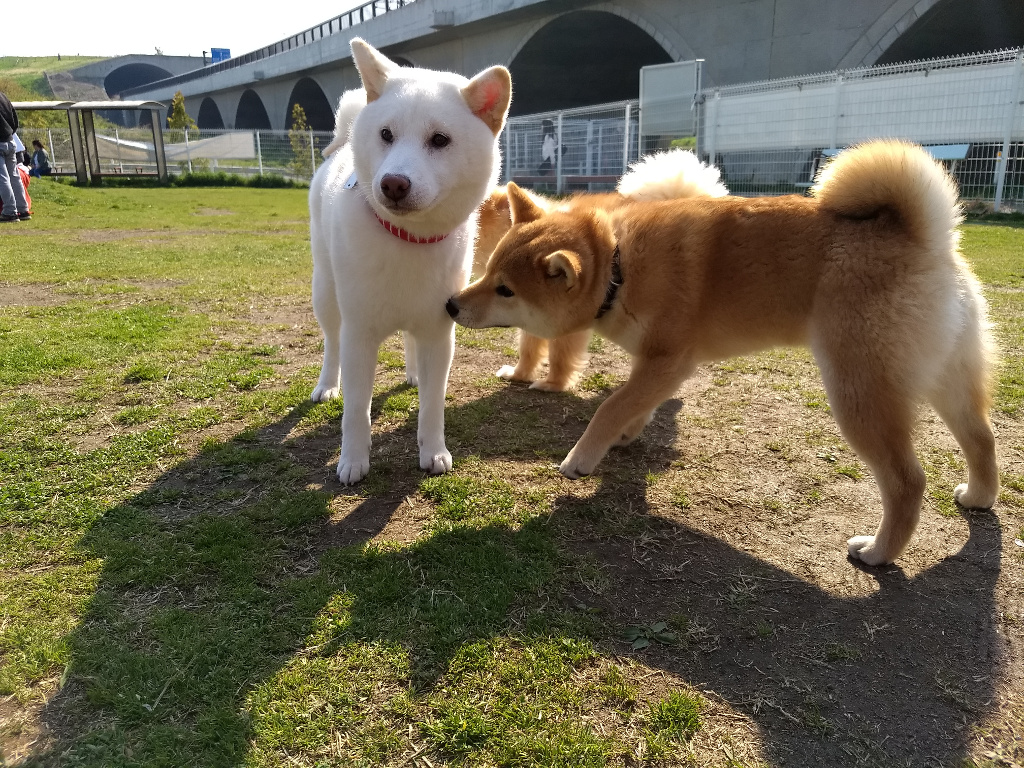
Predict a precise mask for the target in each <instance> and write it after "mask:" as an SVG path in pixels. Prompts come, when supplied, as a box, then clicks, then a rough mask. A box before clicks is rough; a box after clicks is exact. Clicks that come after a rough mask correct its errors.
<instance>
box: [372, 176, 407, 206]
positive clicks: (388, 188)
mask: <svg viewBox="0 0 1024 768" xmlns="http://www.w3.org/2000/svg"><path fill="white" fill-rule="evenodd" d="M411 186H412V182H411V181H409V177H408V176H399V175H398V174H393V173H389V174H388V175H387V176H385V177H384V178H383V179H381V180H380V191H381V192H383V193H384V196H385V197H387V198H388V199H390V200H394V201H395V202H396V203H397V202H398V201H399V200H401V199H402V198H404V197H405V196H406V195H408V194H409V187H411Z"/></svg>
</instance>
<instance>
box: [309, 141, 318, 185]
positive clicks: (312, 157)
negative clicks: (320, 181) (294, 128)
mask: <svg viewBox="0 0 1024 768" xmlns="http://www.w3.org/2000/svg"><path fill="white" fill-rule="evenodd" d="M315 175H316V143H315V142H314V141H313V129H312V128H310V129H309V179H310V181H312V180H313V176H315Z"/></svg>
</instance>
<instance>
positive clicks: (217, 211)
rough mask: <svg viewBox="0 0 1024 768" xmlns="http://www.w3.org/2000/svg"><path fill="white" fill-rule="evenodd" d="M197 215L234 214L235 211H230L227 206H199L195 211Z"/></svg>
mask: <svg viewBox="0 0 1024 768" xmlns="http://www.w3.org/2000/svg"><path fill="white" fill-rule="evenodd" d="M195 215H196V216H234V215H235V212H234V211H229V210H227V209H226V208H205V207H204V208H198V209H197V210H196V212H195Z"/></svg>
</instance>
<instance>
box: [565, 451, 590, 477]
mask: <svg viewBox="0 0 1024 768" xmlns="http://www.w3.org/2000/svg"><path fill="white" fill-rule="evenodd" d="M596 468H597V461H594V460H592V459H589V458H587V457H585V456H582V455H581V453H580V452H579V451H578V450H577V449H576V448H573V449H572V450H571V451H569V455H568V456H566V457H565V459H564V460H563V461H562V463H561V464H560V465H559V466H558V471H559V472H561V473H562V474H563V475H565V476H566V477H568V478H569V479H570V480H579V479H580V478H581V477H587V476H588V475H590V474H592V473H593V472H594V470H595V469H596Z"/></svg>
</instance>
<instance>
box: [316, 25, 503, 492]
mask: <svg viewBox="0 0 1024 768" xmlns="http://www.w3.org/2000/svg"><path fill="white" fill-rule="evenodd" d="M352 57H353V60H354V61H355V65H356V68H357V69H358V71H359V75H360V78H361V79H362V83H363V91H362V93H360V92H349V93H348V94H346V95H345V96H344V97H343V98H342V100H341V103H340V105H339V109H338V115H337V118H338V119H337V122H338V135H337V136H336V137H335V141H334V142H333V143H332V144H331V146H330V147H329V148H328V150H327V152H326V154H327V155H328V159H327V162H325V163H324V164H323V166H321V168H320V169H319V170H318V171H317V173H316V175H315V176H314V178H313V183H312V185H311V187H310V192H309V209H310V237H311V245H312V251H313V311H314V314H315V315H316V318H317V321H318V322H319V323H320V328H321V329H322V331H323V334H324V361H323V367H322V369H321V372H320V380H319V381H318V382H317V385H316V388H315V389H314V390H313V392H312V394H311V395H310V398H311V399H312V400H313V401H322V400H328V399H330V398H334V397H337V396H338V395H339V394H341V393H342V392H343V393H344V398H345V409H344V414H343V416H342V421H341V426H342V440H341V458H340V460H339V462H338V479H339V480H340V481H341V482H342V483H345V484H351V483H356V482H358V481H360V480H362V479H363V478H364V477H365V476H366V473H367V472H368V471H369V469H370V400H371V396H372V394H373V380H374V373H375V370H376V364H377V351H378V349H379V347H380V345H381V343H382V342H383V341H384V340H385V339H386V338H387V337H388V336H390V335H391V334H393V333H394V332H395V331H398V330H401V331H403V332H404V334H405V363H406V377H407V379H408V380H409V382H411V383H417V384H418V386H419V401H420V411H419V425H418V444H419V458H420V467H421V468H422V469H425V470H426V471H428V472H430V473H432V474H440V473H443V472H447V471H448V470H449V469H451V466H452V457H451V454H450V453H449V452H448V449H447V447H446V446H445V440H444V397H445V389H446V387H447V382H448V372H449V369H450V368H451V362H452V355H453V352H454V348H455V326H454V324H453V323H452V321H451V319H450V318H449V317H448V315H447V314H446V313H445V309H444V307H445V301H446V300H447V299H448V297H449V296H451V295H452V294H453V293H455V292H456V291H458V290H460V289H461V288H462V287H463V286H465V284H466V282H467V280H468V277H469V270H470V265H471V261H472V256H473V242H474V238H475V236H476V210H477V208H478V207H479V206H480V203H481V202H482V201H483V199H484V198H485V197H486V196H487V194H488V192H489V191H490V190H491V189H492V188H493V186H494V184H495V182H496V180H497V174H498V170H499V167H500V159H501V158H500V153H499V148H498V143H497V137H498V135H499V134H500V133H501V130H502V127H503V126H504V123H505V117H506V115H507V113H508V107H509V102H510V100H511V94H512V83H511V78H510V76H509V73H508V70H506V69H505V68H504V67H491V68H490V69H487V70H484V71H483V72H481V73H480V74H478V75H477V76H476V77H474V78H473V79H472V80H467V79H466V78H464V77H462V76H460V75H456V74H452V73H447V72H434V71H430V70H424V69H413V68H400V67H399V66H398V65H397V64H395V63H394V62H392V61H391V60H389V59H388V58H386V57H385V56H383V55H382V54H381V53H380V52H379V51H377V50H375V49H374V48H373V47H371V46H370V45H368V44H367V43H365V42H364V41H362V40H360V39H358V38H356V39H353V40H352ZM364 98H365V106H364V105H363V99H364ZM339 386H340V388H339Z"/></svg>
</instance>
